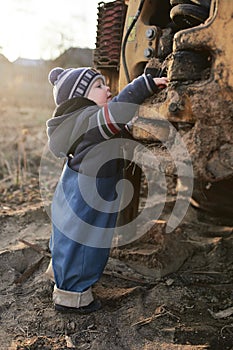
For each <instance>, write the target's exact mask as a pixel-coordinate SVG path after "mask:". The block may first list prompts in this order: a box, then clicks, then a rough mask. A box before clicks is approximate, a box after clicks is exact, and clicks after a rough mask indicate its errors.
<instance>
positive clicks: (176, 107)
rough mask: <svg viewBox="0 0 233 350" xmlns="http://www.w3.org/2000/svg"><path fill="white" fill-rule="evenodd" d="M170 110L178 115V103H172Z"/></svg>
mask: <svg viewBox="0 0 233 350" xmlns="http://www.w3.org/2000/svg"><path fill="white" fill-rule="evenodd" d="M168 109H169V112H171V113H177V112H178V111H179V106H178V105H177V103H175V102H172V103H170V105H169V107H168Z"/></svg>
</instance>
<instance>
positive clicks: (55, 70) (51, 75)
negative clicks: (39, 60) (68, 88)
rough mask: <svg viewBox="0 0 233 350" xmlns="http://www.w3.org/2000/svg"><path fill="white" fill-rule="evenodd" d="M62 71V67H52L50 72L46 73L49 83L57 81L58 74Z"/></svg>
mask: <svg viewBox="0 0 233 350" xmlns="http://www.w3.org/2000/svg"><path fill="white" fill-rule="evenodd" d="M62 72H64V69H63V68H60V67H57V68H53V69H52V70H51V72H50V73H49V75H48V80H49V82H50V84H52V85H54V84H55V82H56V81H57V79H58V76H59V75H60V74H61V73H62Z"/></svg>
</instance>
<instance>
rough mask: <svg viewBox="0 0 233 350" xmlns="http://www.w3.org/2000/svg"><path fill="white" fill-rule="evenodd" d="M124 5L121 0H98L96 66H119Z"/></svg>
mask: <svg viewBox="0 0 233 350" xmlns="http://www.w3.org/2000/svg"><path fill="white" fill-rule="evenodd" d="M125 12H126V7H125V4H124V2H123V1H122V0H116V1H113V2H110V3H104V2H100V3H99V6H98V25H97V37H96V49H95V52H94V63H95V66H96V67H97V68H109V67H112V68H119V64H120V52H121V40H122V32H123V26H124V20H125Z"/></svg>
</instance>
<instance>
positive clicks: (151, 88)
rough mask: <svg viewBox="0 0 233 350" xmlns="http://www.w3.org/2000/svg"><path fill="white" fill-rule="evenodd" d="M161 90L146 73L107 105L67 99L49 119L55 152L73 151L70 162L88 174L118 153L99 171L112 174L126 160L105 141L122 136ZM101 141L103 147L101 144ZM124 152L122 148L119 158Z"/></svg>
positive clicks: (68, 152) (69, 153)
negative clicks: (147, 101) (140, 111)
mask: <svg viewBox="0 0 233 350" xmlns="http://www.w3.org/2000/svg"><path fill="white" fill-rule="evenodd" d="M157 91H158V87H157V86H156V84H155V83H154V81H153V78H152V77H151V76H150V75H142V76H140V77H138V78H136V79H135V80H133V81H132V82H131V83H130V84H128V85H127V86H126V87H125V88H124V89H123V90H122V91H121V92H120V93H119V94H118V95H117V96H116V97H114V98H113V99H112V100H111V102H109V103H108V104H106V105H105V106H104V107H100V106H97V105H96V104H95V103H94V102H93V101H91V100H89V99H87V98H84V97H76V98H73V99H70V100H67V101H65V102H64V103H62V104H61V105H59V106H58V107H57V109H56V110H55V111H54V114H53V117H52V118H51V119H49V120H48V121H47V135H48V143H49V148H50V150H51V152H52V153H53V154H54V155H55V156H56V157H58V158H60V157H67V156H69V155H70V156H69V166H70V167H71V168H72V169H73V170H75V171H78V172H82V173H84V174H87V175H92V174H93V173H95V171H96V166H97V163H99V164H102V163H103V162H104V160H106V159H110V158H111V155H112V153H114V155H113V156H112V157H113V158H114V159H113V160H111V161H109V162H108V163H107V166H104V168H102V169H101V170H100V173H99V176H101V177H102V176H111V174H114V173H115V172H116V171H117V170H118V168H119V166H121V165H122V162H120V163H119V159H116V154H115V146H113V147H114V150H113V148H112V146H111V145H110V144H109V143H106V142H105V143H104V141H107V140H109V139H112V138H114V137H120V136H122V133H124V132H125V126H126V124H127V123H128V122H129V121H130V120H131V119H132V118H133V116H134V115H135V113H136V111H137V108H138V106H139V105H140V104H141V103H142V102H143V101H144V100H145V99H146V98H148V97H150V96H151V95H153V94H154V93H155V92H157ZM100 144H101V147H102V148H101V147H99V145H100ZM109 145H110V146H109ZM90 151H91V152H90ZM113 151H114V152H113ZM120 152H121V151H120V150H119V158H121V156H120ZM88 154H90V156H88ZM96 162H97V163H96ZM119 164H120V165H119Z"/></svg>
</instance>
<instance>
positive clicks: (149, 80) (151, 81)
mask: <svg viewBox="0 0 233 350" xmlns="http://www.w3.org/2000/svg"><path fill="white" fill-rule="evenodd" d="M144 79H145V83H146V86H147V89H148V91H149V92H150V93H151V95H153V94H155V93H156V92H158V91H159V88H158V86H157V85H156V84H155V82H154V79H153V77H152V75H151V74H145V75H144Z"/></svg>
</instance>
